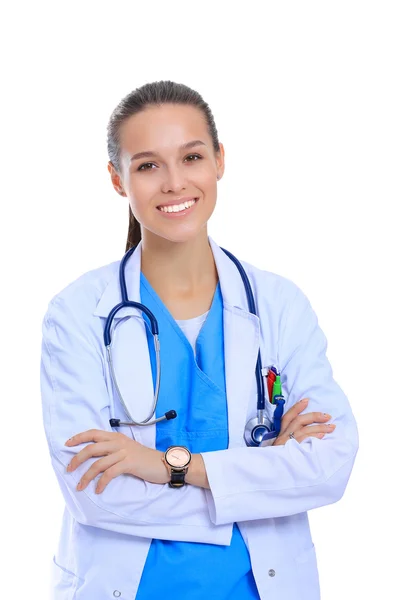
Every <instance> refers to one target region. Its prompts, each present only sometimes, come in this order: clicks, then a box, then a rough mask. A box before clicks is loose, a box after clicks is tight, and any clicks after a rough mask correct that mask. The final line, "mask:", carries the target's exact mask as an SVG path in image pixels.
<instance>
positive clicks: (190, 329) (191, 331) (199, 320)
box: [175, 310, 210, 356]
mask: <svg viewBox="0 0 400 600" xmlns="http://www.w3.org/2000/svg"><path fill="white" fill-rule="evenodd" d="M209 312H210V311H209V310H208V311H207V312H205V313H204V314H202V315H200V316H199V317H194V318H193V319H179V320H178V319H175V320H176V322H177V323H178V325H179V327H180V328H181V329H182V331H183V333H184V334H185V335H186V337H187V339H188V340H189V342H190V344H191V346H192V348H193V352H194V354H195V356H196V340H197V336H198V335H199V331H200V329H201V328H202V326H203V323H204V321H205V320H206V318H207V315H208V313H209Z"/></svg>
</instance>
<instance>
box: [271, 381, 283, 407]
mask: <svg viewBox="0 0 400 600" xmlns="http://www.w3.org/2000/svg"><path fill="white" fill-rule="evenodd" d="M281 395H282V385H281V377H280V375H277V376H276V379H275V381H274V386H273V388H272V403H273V404H275V396H281Z"/></svg>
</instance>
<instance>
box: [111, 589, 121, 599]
mask: <svg viewBox="0 0 400 600" xmlns="http://www.w3.org/2000/svg"><path fill="white" fill-rule="evenodd" d="M120 595H121V592H119V591H118V590H114V593H113V596H114V597H115V598H119V597H120Z"/></svg>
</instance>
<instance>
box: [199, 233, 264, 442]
mask: <svg viewBox="0 0 400 600" xmlns="http://www.w3.org/2000/svg"><path fill="white" fill-rule="evenodd" d="M209 242H210V246H211V249H212V251H213V254H214V259H215V263H216V267H217V271H218V276H219V280H220V285H221V292H222V296H223V300H224V341H225V377H226V394H227V403H228V420H229V447H230V448H233V447H238V446H244V445H245V441H244V438H243V433H244V428H245V425H246V417H247V412H248V409H249V403H254V408H255V407H256V402H257V397H256V395H255V394H254V389H255V368H256V364H257V356H258V351H259V339H260V322H259V318H258V317H257V316H256V315H253V314H252V313H250V312H249V310H248V304H247V296H246V292H245V288H244V285H243V281H242V278H241V275H240V273H239V271H238V269H237V267H236V265H235V264H234V263H233V262H232V260H231V259H230V258H229V257H228V256H227V255H226V254H225V252H224V251H223V250H222V249H221V248H220V247H219V246H218V245H217V244H216V243H215V242H214V241H213V240H212V239H211V238H209ZM253 293H255V291H254V287H253Z"/></svg>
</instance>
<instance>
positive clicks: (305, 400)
mask: <svg viewBox="0 0 400 600" xmlns="http://www.w3.org/2000/svg"><path fill="white" fill-rule="evenodd" d="M307 402H308V398H303V400H300V402H299V404H307Z"/></svg>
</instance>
